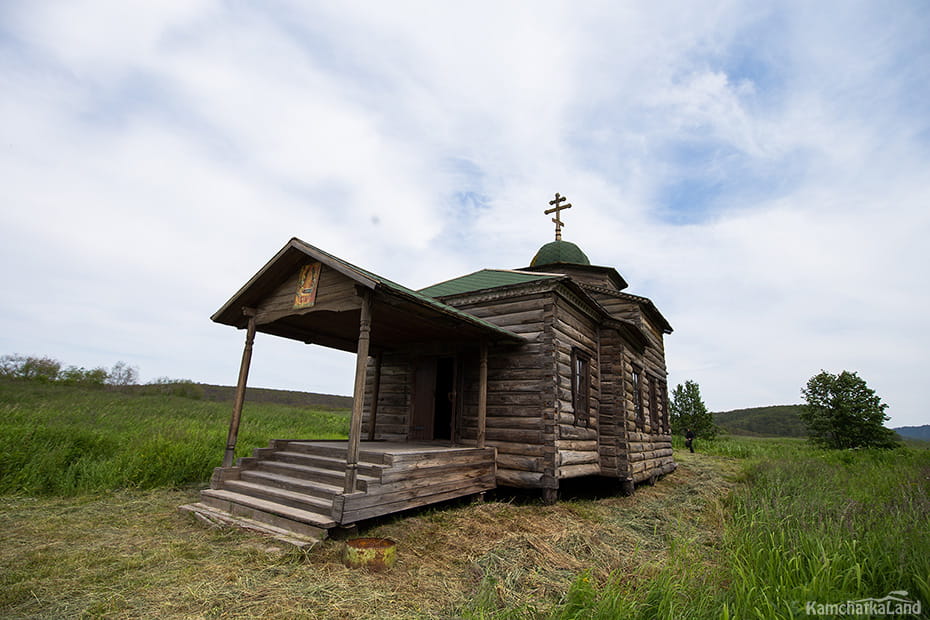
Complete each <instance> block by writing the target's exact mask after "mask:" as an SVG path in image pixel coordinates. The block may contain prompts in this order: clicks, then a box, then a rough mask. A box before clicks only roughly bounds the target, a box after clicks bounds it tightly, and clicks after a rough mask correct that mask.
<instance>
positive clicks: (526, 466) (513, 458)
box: [497, 453, 545, 472]
mask: <svg viewBox="0 0 930 620" xmlns="http://www.w3.org/2000/svg"><path fill="white" fill-rule="evenodd" d="M497 466H498V467H500V468H503V469H516V470H520V471H531V472H542V471H543V470H544V469H545V467H544V461H543V458H542V457H540V456H523V455H520V454H506V453H500V454H498V455H497Z"/></svg>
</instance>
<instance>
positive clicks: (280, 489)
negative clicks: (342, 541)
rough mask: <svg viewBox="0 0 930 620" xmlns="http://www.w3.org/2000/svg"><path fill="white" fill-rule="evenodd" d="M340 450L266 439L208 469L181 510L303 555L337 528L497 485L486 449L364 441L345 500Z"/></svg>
mask: <svg viewBox="0 0 930 620" xmlns="http://www.w3.org/2000/svg"><path fill="white" fill-rule="evenodd" d="M346 451H347V449H346V443H345V442H325V441H301V440H280V439H277V440H273V441H272V442H271V445H270V447H268V448H259V449H256V450H255V452H254V456H251V457H246V458H241V459H239V462H238V464H237V465H236V466H235V467H226V468H223V467H219V468H217V469H216V470H214V474H213V479H212V481H211V488H209V489H205V490H203V491H202V492H201V498H200V501H199V502H197V503H195V504H189V505H186V506H181V507H180V508H181V510H185V511H189V512H192V513H194V514H195V515H196V516H197V517H198V518H200V519H201V520H203V521H205V522H208V523H211V524H214V525H221V524H228V525H235V526H238V527H243V528H246V529H249V530H253V531H257V532H260V533H263V534H266V535H269V536H272V537H274V538H276V539H278V540H281V541H283V542H287V543H290V544H293V545H297V546H299V547H303V548H308V547H311V546H313V545H314V544H315V543H317V542H319V541H320V540H321V539H323V538H325V537H326V535H327V532H328V530H330V529H332V528H334V527H336V526H337V525H347V524H351V523H354V522H355V521H360V520H362V519H367V518H371V517H375V516H380V515H384V514H390V513H392V512H398V511H400V510H405V509H407V508H413V507H416V506H422V505H425V504H429V503H434V502H439V501H444V500H447V499H452V498H455V497H461V496H464V495H470V494H473V493H480V492H482V491H486V490H490V489H492V488H494V487H495V486H496V481H495V473H496V467H495V463H494V461H495V456H496V453H495V450H494V449H493V448H482V449H477V448H465V447H449V446H434V445H417V444H387V443H381V442H371V443H367V442H366V443H365V444H363V447H362V449H361V450H360V452H359V462H358V476H357V481H356V487H355V488H356V490H355V491H354V492H352V493H344V492H343V489H344V484H345V471H346Z"/></svg>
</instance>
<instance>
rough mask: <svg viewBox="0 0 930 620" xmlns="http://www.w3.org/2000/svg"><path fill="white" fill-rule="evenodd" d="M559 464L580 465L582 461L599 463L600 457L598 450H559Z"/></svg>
mask: <svg viewBox="0 0 930 620" xmlns="http://www.w3.org/2000/svg"><path fill="white" fill-rule="evenodd" d="M558 456H559V464H560V465H561V466H562V467H564V466H566V465H579V464H582V463H597V462H599V460H600V458H599V456H598V453H597V452H593V451H591V452H588V451H584V452H582V451H580V450H559V452H558Z"/></svg>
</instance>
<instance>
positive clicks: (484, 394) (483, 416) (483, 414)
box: [476, 340, 488, 448]
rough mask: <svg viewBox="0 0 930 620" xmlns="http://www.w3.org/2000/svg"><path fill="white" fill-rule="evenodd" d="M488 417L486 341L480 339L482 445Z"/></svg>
mask: <svg viewBox="0 0 930 620" xmlns="http://www.w3.org/2000/svg"><path fill="white" fill-rule="evenodd" d="M487 418H488V343H487V342H486V341H484V340H482V341H481V359H480V360H479V362H478V441H477V443H476V446H477V447H479V448H483V447H484V436H485V424H486V422H487Z"/></svg>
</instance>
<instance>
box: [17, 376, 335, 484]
mask: <svg viewBox="0 0 930 620" xmlns="http://www.w3.org/2000/svg"><path fill="white" fill-rule="evenodd" d="M229 415H230V405H229V404H227V403H216V402H206V401H201V400H194V399H191V398H184V397H179V396H172V395H167V394H164V393H151V394H132V393H125V392H114V391H106V390H102V389H87V388H82V387H76V386H67V385H55V384H43V383H37V382H26V381H5V382H0V493H3V494H24V495H75V494H81V493H94V492H99V491H107V490H113V489H118V488H142V489H150V488H157V487H176V486H182V485H186V484H193V483H202V482H204V481H206V480H208V479H209V477H210V473H211V471H212V469H213V468H214V467H216V466H217V465H219V464H220V461H221V460H222V454H223V448H224V446H225V443H226V433H227V429H228V424H229ZM347 434H348V413H347V412H346V411H342V410H311V409H307V408H298V407H291V406H285V405H271V404H258V403H249V402H248V401H246V404H245V407H244V409H243V413H242V424H241V427H240V433H239V441H238V444H237V449H236V452H237V454H238V455H239V456H244V455H247V454H250V453H251V451H252V449H253V448H255V447H260V446H265V445H267V443H268V440H269V439H274V438H289V437H306V438H314V439H339V438H344V437H346V436H347Z"/></svg>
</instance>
